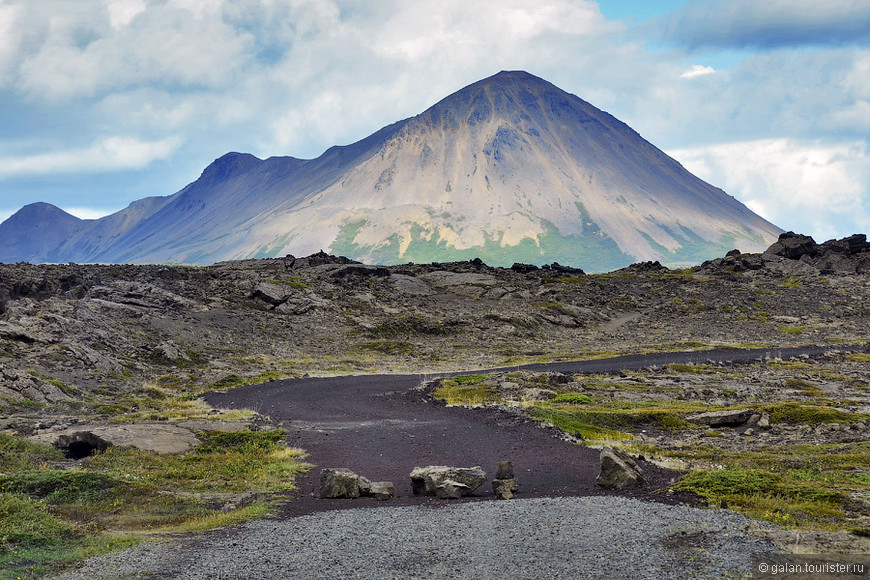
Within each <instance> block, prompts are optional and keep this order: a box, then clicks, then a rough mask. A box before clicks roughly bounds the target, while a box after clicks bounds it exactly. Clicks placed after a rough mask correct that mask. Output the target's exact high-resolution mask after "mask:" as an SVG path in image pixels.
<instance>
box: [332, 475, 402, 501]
mask: <svg viewBox="0 0 870 580" xmlns="http://www.w3.org/2000/svg"><path fill="white" fill-rule="evenodd" d="M320 497H321V498H323V499H339V498H344V499H356V498H358V497H373V498H375V499H377V500H387V499H392V498H394V497H396V488H395V486H394V485H393V484H392V482H389V481H375V482H372V481H369V480H368V479H367V478H365V477H363V476H361V475H357V474H356V473H354V472H353V471H351V470H350V469H345V468H343V467H339V468H334V469H333V468H328V469H324V470H322V471H321V472H320Z"/></svg>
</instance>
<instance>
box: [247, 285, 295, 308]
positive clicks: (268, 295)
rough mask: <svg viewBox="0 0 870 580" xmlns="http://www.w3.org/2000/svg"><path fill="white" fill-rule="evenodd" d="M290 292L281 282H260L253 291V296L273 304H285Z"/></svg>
mask: <svg viewBox="0 0 870 580" xmlns="http://www.w3.org/2000/svg"><path fill="white" fill-rule="evenodd" d="M287 296H288V293H287V292H286V291H285V289H284V288H283V287H282V286H281V285H280V284H272V283H271V282H260V283H259V284H257V286H256V287H255V288H254V290H253V292H251V298H256V299H257V300H262V301H263V302H265V303H267V304H271V305H272V306H278V305H279V304H283V303H284V301H286V300H287Z"/></svg>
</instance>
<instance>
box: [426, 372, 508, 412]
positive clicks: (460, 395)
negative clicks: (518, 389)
mask: <svg viewBox="0 0 870 580" xmlns="http://www.w3.org/2000/svg"><path fill="white" fill-rule="evenodd" d="M488 378H489V375H458V376H455V377H453V378H452V379H443V380H442V381H441V384H440V385H439V386H438V388H437V389H435V391H434V392H433V393H432V395H433V396H434V397H435V398H436V399H441V400H442V401H444V402H445V403H447V404H448V405H484V404H486V403H495V402H498V401H500V400H501V398H500V396H499V392H498V389H497V388H496V387H494V386H492V385H485V384H482V383H484V382H485V381H486V380H487V379H488Z"/></svg>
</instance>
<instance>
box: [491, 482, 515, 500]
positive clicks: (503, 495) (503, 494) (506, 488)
mask: <svg viewBox="0 0 870 580" xmlns="http://www.w3.org/2000/svg"><path fill="white" fill-rule="evenodd" d="M519 488H520V484H519V482H518V481H517V480H516V478H510V479H493V480H492V492H493V493H494V494H495V497H497V498H498V499H511V498H512V497H513V496H514V494H515V493H516V492H517V490H518V489H519Z"/></svg>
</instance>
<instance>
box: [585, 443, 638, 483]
mask: <svg viewBox="0 0 870 580" xmlns="http://www.w3.org/2000/svg"><path fill="white" fill-rule="evenodd" d="M600 462H601V472H600V473H599V474H598V477H597V478H596V479H595V483H596V485H599V486H601V487H604V488H608V489H612V488H619V487H625V486H627V485H637V484H639V483H642V482H643V481H644V476H643V470H642V469H641V468H640V467H639V466H638V465H637V463H635V461H634V459H633V458H632V457H631V455H629V454H628V453H626V452H625V451H623V450H622V449H619V448H617V447H605V448H603V449H602V450H601V456H600Z"/></svg>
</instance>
